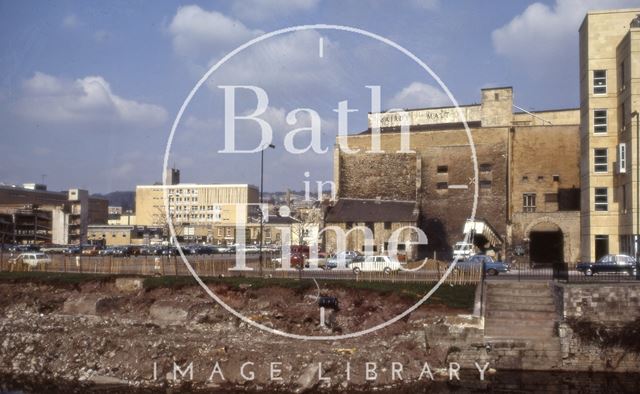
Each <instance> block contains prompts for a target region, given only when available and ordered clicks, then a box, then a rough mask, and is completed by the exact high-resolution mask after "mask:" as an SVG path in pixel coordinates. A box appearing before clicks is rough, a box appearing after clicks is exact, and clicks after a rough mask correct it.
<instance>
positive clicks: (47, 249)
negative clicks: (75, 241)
mask: <svg viewBox="0 0 640 394" xmlns="http://www.w3.org/2000/svg"><path fill="white" fill-rule="evenodd" d="M66 249H67V247H66V246H64V245H45V246H42V247H41V248H40V251H41V252H42V253H49V254H54V253H64V251H65V250H66Z"/></svg>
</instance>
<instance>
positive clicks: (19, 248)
mask: <svg viewBox="0 0 640 394" xmlns="http://www.w3.org/2000/svg"><path fill="white" fill-rule="evenodd" d="M8 250H9V252H11V253H26V252H39V251H40V247H39V246H38V245H33V244H24V245H12V246H10V247H9V248H8Z"/></svg>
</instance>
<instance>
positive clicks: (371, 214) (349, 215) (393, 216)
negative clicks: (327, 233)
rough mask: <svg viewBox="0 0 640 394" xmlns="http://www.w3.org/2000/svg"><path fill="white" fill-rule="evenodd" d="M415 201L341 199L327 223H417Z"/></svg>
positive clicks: (328, 214) (329, 213) (327, 218)
mask: <svg viewBox="0 0 640 394" xmlns="http://www.w3.org/2000/svg"><path fill="white" fill-rule="evenodd" d="M417 220H418V207H417V205H416V202H415V201H389V200H366V199H355V198H341V199H339V200H338V201H337V202H336V204H335V205H334V206H332V207H331V208H329V210H328V212H327V216H326V219H325V221H326V222H327V223H341V222H416V221H417Z"/></svg>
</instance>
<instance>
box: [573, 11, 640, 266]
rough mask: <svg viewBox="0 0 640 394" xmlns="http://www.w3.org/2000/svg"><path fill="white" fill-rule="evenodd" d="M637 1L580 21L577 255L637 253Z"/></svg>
mask: <svg viewBox="0 0 640 394" xmlns="http://www.w3.org/2000/svg"><path fill="white" fill-rule="evenodd" d="M638 14H640V8H636V9H628V10H609V11H592V12H589V13H588V14H587V15H586V17H585V18H584V21H583V22H582V25H581V27H580V129H581V142H582V144H581V146H582V161H581V164H580V168H581V187H582V193H581V195H582V204H581V206H582V221H581V230H582V231H581V232H582V253H581V254H582V259H584V260H585V261H590V260H594V259H597V258H599V257H600V256H602V255H604V254H607V253H628V254H631V255H634V254H636V253H637V250H636V247H635V245H634V244H635V242H634V236H635V235H637V234H640V203H639V201H640V195H639V193H640V192H639V191H638V185H639V182H638V181H639V177H638V169H639V162H638V159H637V158H638V157H639V153H640V152H639V149H638V137H639V135H638V134H639V131H640V128H639V125H638V121H639V120H640V119H639V117H638V115H637V114H638V111H640V16H638Z"/></svg>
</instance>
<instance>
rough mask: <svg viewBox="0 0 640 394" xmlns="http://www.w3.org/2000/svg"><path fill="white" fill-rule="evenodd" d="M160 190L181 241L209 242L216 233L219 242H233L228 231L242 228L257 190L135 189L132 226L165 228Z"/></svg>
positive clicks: (184, 186) (211, 187)
mask: <svg viewBox="0 0 640 394" xmlns="http://www.w3.org/2000/svg"><path fill="white" fill-rule="evenodd" d="M164 188H166V191H167V194H168V199H169V209H170V218H171V220H172V223H173V226H174V228H175V231H176V235H177V236H178V237H179V238H181V239H186V240H190V239H191V240H196V239H204V240H207V241H208V242H211V241H212V240H213V239H214V238H218V237H217V235H218V234H219V233H220V229H223V230H222V234H221V236H222V238H223V239H229V240H230V239H235V231H230V230H229V229H232V228H235V226H236V225H237V224H243V225H246V224H247V223H248V219H249V215H250V214H251V213H252V211H253V210H257V209H258V205H257V204H258V194H259V193H258V189H257V188H256V187H255V186H251V185H246V184H239V185H203V184H177V185H167V186H162V185H149V186H146V185H145V186H138V187H137V188H136V215H135V222H136V225H139V226H160V227H167V226H168V223H167V217H166V213H165V205H164Z"/></svg>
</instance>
